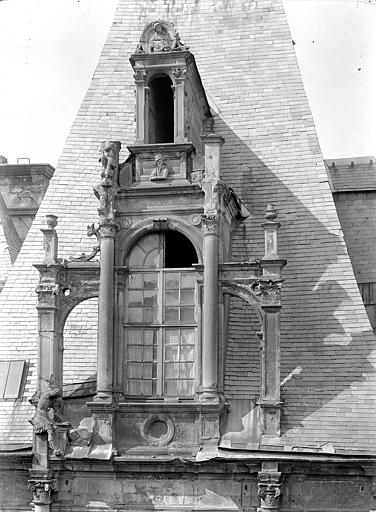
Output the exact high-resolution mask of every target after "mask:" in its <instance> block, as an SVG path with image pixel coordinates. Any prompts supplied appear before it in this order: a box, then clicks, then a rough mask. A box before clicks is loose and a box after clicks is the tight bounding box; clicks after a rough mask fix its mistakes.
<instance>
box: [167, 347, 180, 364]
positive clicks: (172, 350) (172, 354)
mask: <svg viewBox="0 0 376 512" xmlns="http://www.w3.org/2000/svg"><path fill="white" fill-rule="evenodd" d="M165 361H179V345H167V346H166V347H165Z"/></svg>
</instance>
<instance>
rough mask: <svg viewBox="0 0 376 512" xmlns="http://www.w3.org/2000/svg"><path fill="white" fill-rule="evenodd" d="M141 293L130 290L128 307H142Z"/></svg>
mask: <svg viewBox="0 0 376 512" xmlns="http://www.w3.org/2000/svg"><path fill="white" fill-rule="evenodd" d="M142 298H143V297H142V291H141V290H137V291H135V290H130V291H129V294H128V306H142Z"/></svg>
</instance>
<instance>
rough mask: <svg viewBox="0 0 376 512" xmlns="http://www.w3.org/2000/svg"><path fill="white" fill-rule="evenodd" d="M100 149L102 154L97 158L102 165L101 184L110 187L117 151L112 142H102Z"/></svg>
mask: <svg viewBox="0 0 376 512" xmlns="http://www.w3.org/2000/svg"><path fill="white" fill-rule="evenodd" d="M101 150H102V156H101V157H100V159H99V161H100V162H101V164H102V167H103V169H102V173H101V177H102V181H101V184H102V185H103V186H105V187H106V186H107V187H110V186H111V185H112V180H113V177H114V175H115V171H116V168H117V154H118V152H119V151H118V149H117V147H116V144H115V143H114V142H107V143H106V142H104V143H103V144H102V147H101Z"/></svg>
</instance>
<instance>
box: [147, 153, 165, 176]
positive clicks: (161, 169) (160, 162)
mask: <svg viewBox="0 0 376 512" xmlns="http://www.w3.org/2000/svg"><path fill="white" fill-rule="evenodd" d="M154 161H155V169H154V170H153V172H152V173H151V175H150V181H163V180H167V178H168V168H167V165H166V162H165V159H164V158H163V155H161V154H160V153H158V154H157V155H155V157H154Z"/></svg>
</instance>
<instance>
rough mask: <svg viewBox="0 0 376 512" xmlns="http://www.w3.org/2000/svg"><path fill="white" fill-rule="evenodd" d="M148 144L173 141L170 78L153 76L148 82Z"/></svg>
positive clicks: (172, 106) (172, 100)
mask: <svg viewBox="0 0 376 512" xmlns="http://www.w3.org/2000/svg"><path fill="white" fill-rule="evenodd" d="M146 112H147V116H148V132H149V144H158V143H165V142H174V94H173V90H172V81H171V78H170V77H169V76H167V75H159V76H156V77H153V78H152V79H151V80H150V82H149V104H148V108H147V109H146Z"/></svg>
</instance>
